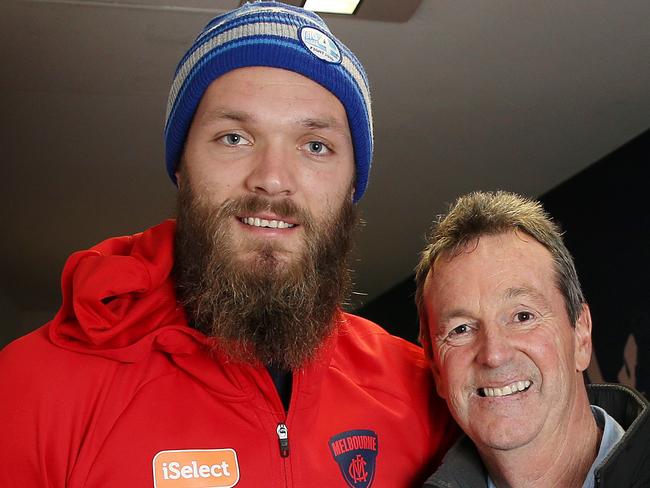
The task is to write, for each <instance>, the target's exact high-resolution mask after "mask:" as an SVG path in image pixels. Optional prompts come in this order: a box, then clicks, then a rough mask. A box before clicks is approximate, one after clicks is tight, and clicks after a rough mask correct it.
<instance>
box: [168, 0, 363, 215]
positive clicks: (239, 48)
mask: <svg viewBox="0 0 650 488" xmlns="http://www.w3.org/2000/svg"><path fill="white" fill-rule="evenodd" d="M248 66H268V67H273V68H282V69H286V70H289V71H294V72H296V73H299V74H301V75H303V76H306V77H307V78H310V79H311V80H313V81H315V82H316V83H319V84H320V85H322V86H323V87H325V88H326V89H327V90H329V91H330V92H332V93H333V94H334V95H335V96H336V97H337V98H338V99H339V100H340V101H341V104H342V105H343V107H345V111H346V113H347V117H348V124H349V125H350V132H351V135H352V143H353V147H354V158H355V164H356V184H355V193H354V201H355V202H356V201H358V200H359V199H360V198H361V196H362V195H363V193H364V192H365V190H366V186H367V184H368V174H369V172H370V164H371V161H372V149H373V135H372V130H373V129H372V113H371V108H370V91H369V88H368V79H367V77H366V73H365V71H364V69H363V66H361V63H360V62H359V60H358V59H357V58H356V56H355V55H354V54H352V52H351V51H350V50H349V49H348V48H347V47H345V46H344V45H343V43H341V42H340V41H339V40H338V39H336V38H335V37H334V36H333V35H332V33H331V32H330V31H329V28H328V27H327V25H326V24H325V22H324V21H323V20H322V19H321V18H320V17H319V16H318V15H316V14H314V13H313V12H310V11H307V10H303V9H301V8H298V7H293V6H289V5H285V4H282V3H279V2H255V3H247V4H244V5H243V6H241V7H239V8H238V9H235V10H233V11H231V12H228V13H226V14H223V15H220V16H218V17H215V18H214V19H212V21H210V23H209V24H208V25H207V26H205V28H204V29H203V31H202V32H201V33H200V34H199V36H198V37H197V38H196V40H195V41H194V44H193V45H192V47H191V48H190V49H189V51H187V53H186V54H185V56H184V57H183V59H181V61H180V63H179V64H178V67H177V68H176V74H175V75H174V81H173V83H172V87H171V91H170V93H169V101H168V104H167V116H166V122H165V157H166V159H167V171H168V173H169V176H170V177H171V179H172V181H174V183H176V176H175V174H174V173H175V171H176V165H177V163H178V161H179V159H180V157H181V154H182V152H183V146H184V144H185V139H186V137H187V133H188V131H189V128H190V125H191V123H192V119H193V117H194V113H195V112H196V109H197V107H198V105H199V102H200V101H201V98H202V97H203V94H204V93H205V91H206V90H207V88H208V86H209V85H210V84H211V83H212V82H213V81H214V80H216V79H217V78H219V77H220V76H222V75H224V74H226V73H228V72H229V71H232V70H234V69H237V68H244V67H248Z"/></svg>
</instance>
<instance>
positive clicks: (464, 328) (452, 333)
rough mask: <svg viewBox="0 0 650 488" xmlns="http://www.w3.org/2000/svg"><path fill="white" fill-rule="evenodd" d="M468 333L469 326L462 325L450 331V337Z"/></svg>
mask: <svg viewBox="0 0 650 488" xmlns="http://www.w3.org/2000/svg"><path fill="white" fill-rule="evenodd" d="M467 332H469V326H468V325H467V324H461V325H459V326H457V327H454V328H453V329H451V330H450V331H449V337H454V336H459V335H463V334H466V333H467Z"/></svg>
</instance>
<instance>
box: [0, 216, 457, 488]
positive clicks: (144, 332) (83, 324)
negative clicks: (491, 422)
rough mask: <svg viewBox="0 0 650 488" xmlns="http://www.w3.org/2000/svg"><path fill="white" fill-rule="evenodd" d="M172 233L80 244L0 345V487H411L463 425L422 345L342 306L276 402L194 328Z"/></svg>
mask: <svg viewBox="0 0 650 488" xmlns="http://www.w3.org/2000/svg"><path fill="white" fill-rule="evenodd" d="M174 230H175V224H174V222H173V221H168V222H164V223H163V224H161V225H159V226H157V227H154V228H152V229H150V230H148V231H146V232H144V233H142V234H137V235H134V236H129V237H119V238H114V239H109V240H107V241H104V242H102V243H101V244H99V245H97V246H95V247H93V248H91V249H89V250H87V251H81V252H78V253H75V254H73V255H72V256H71V257H70V258H69V260H68V262H67V263H66V266H65V269H64V271H63V276H62V289H63V305H62V307H61V309H60V311H59V312H58V313H57V315H56V316H55V317H54V319H53V320H52V321H51V322H49V323H48V324H46V325H45V326H43V327H41V328H40V329H38V330H36V331H34V332H32V333H31V334H29V335H27V336H25V337H22V338H20V339H18V340H16V341H14V342H13V343H11V344H10V345H8V346H7V347H5V348H4V349H3V350H2V351H1V352H0V392H2V399H1V400H0V419H2V422H3V427H2V433H1V435H0V462H1V463H2V464H1V466H0V486H2V487H14V486H15V487H21V488H23V487H46V486H47V487H56V488H58V487H70V488H81V487H119V488H124V487H151V486H156V487H158V488H174V487H179V488H180V487H196V488H206V487H229V486H237V487H238V488H259V487H271V488H276V487H277V488H280V487H283V488H284V487H328V488H336V487H341V488H345V487H354V488H400V487H409V486H419V483H420V482H421V480H422V479H423V476H422V475H426V474H427V472H430V471H431V470H432V467H433V464H435V463H437V462H438V461H439V459H440V457H441V455H442V454H443V453H444V452H443V451H444V450H446V448H447V447H448V446H449V444H450V443H451V441H452V440H453V437H454V436H455V434H456V430H455V425H454V424H453V421H452V420H451V419H450V416H449V413H448V411H447V408H446V406H445V404H444V402H442V401H441V400H440V399H439V398H437V397H436V396H435V393H434V391H435V388H434V386H433V384H432V382H431V379H430V375H429V374H428V371H427V366H426V363H425V361H424V358H423V357H422V353H421V350H420V349H419V348H417V347H416V346H413V345H411V344H409V343H407V342H405V341H403V340H401V339H399V338H396V337H393V336H390V335H389V334H387V333H386V332H385V331H383V330H382V329H381V328H379V327H378V326H376V325H375V324H373V323H371V322H368V321H366V320H364V319H362V318H359V317H355V316H353V315H349V314H345V313H343V312H341V313H340V314H339V315H338V317H337V320H338V327H337V329H336V332H335V333H334V334H333V335H332V337H331V338H330V340H329V341H328V343H327V345H326V347H324V349H323V351H322V353H321V354H320V356H319V357H318V359H317V360H315V361H314V362H313V363H312V364H310V365H308V366H307V367H305V368H304V369H302V370H300V371H296V372H294V374H293V388H292V396H291V404H290V407H289V411H288V413H285V411H284V408H283V406H282V403H281V401H280V398H279V395H278V393H277V391H276V389H275V386H274V383H273V381H272V380H271V377H270V375H269V374H268V372H267V370H266V369H265V368H264V367H262V366H245V365H238V364H233V363H228V361H227V360H226V359H225V358H223V357H220V356H218V355H217V354H216V353H214V352H211V348H210V347H209V339H208V338H206V336H204V335H203V334H202V333H200V332H198V331H196V330H194V329H192V328H190V327H188V325H187V323H186V320H185V316H184V314H183V311H182V309H181V308H180V307H179V305H178V304H177V302H176V298H175V294H174V287H173V283H172V281H171V279H170V276H169V275H170V271H171V267H172V260H173V253H172V248H173V235H174Z"/></svg>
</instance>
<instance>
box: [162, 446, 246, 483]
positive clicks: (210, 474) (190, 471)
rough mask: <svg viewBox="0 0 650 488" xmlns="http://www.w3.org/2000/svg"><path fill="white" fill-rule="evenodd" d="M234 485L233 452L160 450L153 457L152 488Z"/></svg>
mask: <svg viewBox="0 0 650 488" xmlns="http://www.w3.org/2000/svg"><path fill="white" fill-rule="evenodd" d="M238 482H239V465H238V464H237V453H236V452H235V450H234V449H196V450H178V451H160V452H159V453H158V454H156V455H155V456H154V458H153V485H154V487H155V488H230V487H232V486H235V485H236V484H237V483H238Z"/></svg>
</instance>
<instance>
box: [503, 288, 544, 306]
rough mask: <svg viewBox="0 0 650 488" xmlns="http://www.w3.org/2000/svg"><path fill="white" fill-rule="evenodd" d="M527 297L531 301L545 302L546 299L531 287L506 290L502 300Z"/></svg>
mask: <svg viewBox="0 0 650 488" xmlns="http://www.w3.org/2000/svg"><path fill="white" fill-rule="evenodd" d="M519 297H527V298H532V299H533V300H537V301H542V302H546V301H547V300H546V297H545V296H544V295H543V294H542V293H540V292H539V291H537V290H536V289H535V288H533V287H531V286H513V287H510V288H508V289H507V290H506V291H505V292H504V293H503V298H504V300H511V299H513V298H519Z"/></svg>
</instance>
